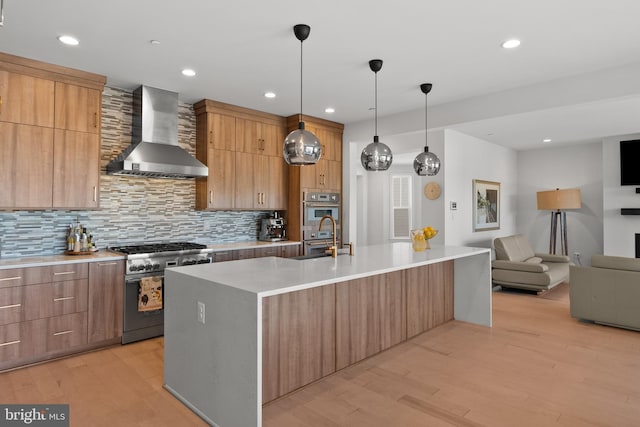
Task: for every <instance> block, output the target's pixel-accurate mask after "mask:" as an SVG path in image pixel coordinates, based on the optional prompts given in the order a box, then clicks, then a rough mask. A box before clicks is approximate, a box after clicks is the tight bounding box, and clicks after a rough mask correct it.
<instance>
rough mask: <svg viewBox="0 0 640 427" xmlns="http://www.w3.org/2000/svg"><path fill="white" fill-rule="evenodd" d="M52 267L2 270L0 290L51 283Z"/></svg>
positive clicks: (0, 272)
mask: <svg viewBox="0 0 640 427" xmlns="http://www.w3.org/2000/svg"><path fill="white" fill-rule="evenodd" d="M50 278H51V268H50V267H28V268H10V269H8V270H0V288H9V287H12V286H23V285H32V284H36V283H45V282H50V281H51V279H50Z"/></svg>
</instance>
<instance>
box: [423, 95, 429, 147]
mask: <svg viewBox="0 0 640 427" xmlns="http://www.w3.org/2000/svg"><path fill="white" fill-rule="evenodd" d="M427 116H428V114H427V94H426V93H425V94H424V148H425V151H429V144H427V142H428V138H427V129H429V126H428V124H427Z"/></svg>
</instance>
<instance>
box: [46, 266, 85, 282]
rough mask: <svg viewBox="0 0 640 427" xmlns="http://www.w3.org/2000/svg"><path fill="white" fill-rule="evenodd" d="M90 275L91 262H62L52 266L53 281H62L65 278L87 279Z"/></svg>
mask: <svg viewBox="0 0 640 427" xmlns="http://www.w3.org/2000/svg"><path fill="white" fill-rule="evenodd" d="M88 277H89V264H87V263H86V262H85V263H80V264H60V265H52V266H51V281H52V282H62V281H65V280H74V279H87V278H88Z"/></svg>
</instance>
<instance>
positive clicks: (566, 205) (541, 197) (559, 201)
mask: <svg viewBox="0 0 640 427" xmlns="http://www.w3.org/2000/svg"><path fill="white" fill-rule="evenodd" d="M537 197H538V209H540V210H551V211H555V210H564V209H580V207H581V206H582V205H581V203H582V200H581V198H580V189H579V188H568V189H564V190H560V189H559V188H557V189H555V190H549V191H538V194H537Z"/></svg>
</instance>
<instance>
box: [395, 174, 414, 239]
mask: <svg viewBox="0 0 640 427" xmlns="http://www.w3.org/2000/svg"><path fill="white" fill-rule="evenodd" d="M390 217H391V233H390V234H391V238H392V239H406V238H409V236H410V234H409V233H410V231H411V175H393V176H391V215H390Z"/></svg>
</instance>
